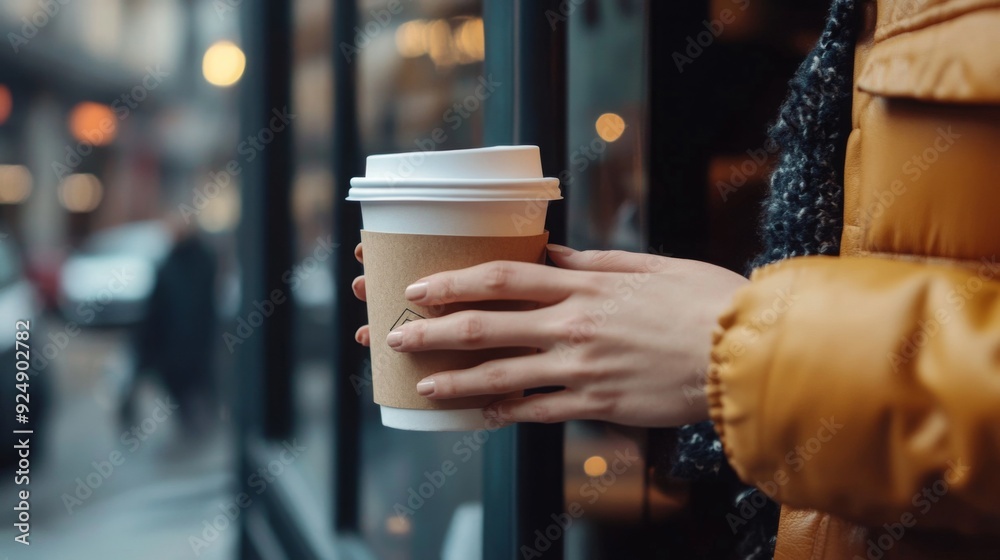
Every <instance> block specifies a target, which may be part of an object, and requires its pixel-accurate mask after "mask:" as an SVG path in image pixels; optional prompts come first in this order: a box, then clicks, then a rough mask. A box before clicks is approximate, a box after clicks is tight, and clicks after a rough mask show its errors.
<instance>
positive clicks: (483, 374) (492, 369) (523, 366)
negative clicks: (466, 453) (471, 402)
mask: <svg viewBox="0 0 1000 560" xmlns="http://www.w3.org/2000/svg"><path fill="white" fill-rule="evenodd" d="M546 356H547V355H546V354H532V355H530V356H519V357H516V358H505V359H502V360H493V361H490V362H486V363H485V364H480V365H478V366H475V367H471V368H469V369H465V370H460V371H446V372H441V373H435V374H434V375H431V376H429V377H426V378H424V379H423V380H422V381H420V383H417V392H418V393H420V394H421V395H423V396H425V397H428V398H432V399H453V398H456V397H469V396H473V395H503V394H506V393H512V392H514V391H523V390H525V389H534V388H537V387H548V386H556V385H561V384H562V378H561V375H560V374H559V373H557V372H556V370H555V369H554V368H553V367H552V364H551V363H550V362H551V360H549V359H547V357H546Z"/></svg>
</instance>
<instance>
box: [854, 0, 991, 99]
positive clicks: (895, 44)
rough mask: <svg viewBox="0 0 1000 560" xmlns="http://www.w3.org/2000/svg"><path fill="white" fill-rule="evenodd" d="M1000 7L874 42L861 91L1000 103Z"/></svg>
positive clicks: (860, 81)
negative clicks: (999, 39) (999, 38)
mask: <svg viewBox="0 0 1000 560" xmlns="http://www.w3.org/2000/svg"><path fill="white" fill-rule="evenodd" d="M998 36H1000V8H986V9H979V10H975V11H972V12H968V13H965V14H963V15H960V16H957V17H954V18H951V19H948V20H945V21H941V22H938V23H934V24H932V25H929V26H927V27H923V28H920V29H915V30H912V31H907V32H904V33H900V34H898V35H895V36H892V37H890V38H887V39H885V40H883V41H880V42H878V43H876V44H875V45H874V46H873V47H872V49H871V51H870V53H869V56H868V60H867V61H866V62H865V65H864V67H862V69H861V73H860V75H859V77H858V79H857V86H858V88H859V89H860V90H861V91H864V92H867V93H871V94H874V95H881V96H886V97H906V98H912V99H919V100H922V101H935V102H943V103H969V104H976V103H988V104H992V103H997V102H1000V41H998Z"/></svg>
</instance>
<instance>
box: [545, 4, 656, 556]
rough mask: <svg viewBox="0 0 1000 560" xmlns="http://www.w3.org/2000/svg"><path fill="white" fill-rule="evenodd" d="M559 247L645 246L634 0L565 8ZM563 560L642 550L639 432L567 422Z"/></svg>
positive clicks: (641, 64) (641, 42)
mask: <svg viewBox="0 0 1000 560" xmlns="http://www.w3.org/2000/svg"><path fill="white" fill-rule="evenodd" d="M567 25H569V45H568V76H567V80H568V83H567V85H568V88H567V89H568V91H569V92H570V93H569V95H568V99H567V135H568V136H567V150H568V154H567V165H568V171H569V179H568V181H566V183H567V188H568V190H569V193H570V196H569V208H568V212H569V220H568V224H569V243H570V245H572V246H574V247H576V248H579V249H625V250H630V251H644V250H647V249H648V247H647V246H646V229H647V228H646V223H645V220H646V216H645V207H646V189H647V184H646V172H645V167H644V166H645V161H644V154H645V153H646V133H647V125H646V116H645V103H646V98H647V93H646V91H647V88H646V85H647V84H646V68H647V57H646V54H645V53H646V49H645V27H646V13H645V7H644V3H643V2H641V1H639V0H589V1H588V2H586V3H583V4H581V5H580V6H579V8H578V9H576V10H573V11H572V12H571V13H570V14H569V20H568V22H567ZM565 446H566V447H565V465H564V468H565V471H564V472H565V499H566V510H565V511H566V512H580V514H579V517H576V518H574V521H573V524H572V525H570V527H569V530H568V531H567V536H566V541H565V543H564V544H565V551H566V558H569V559H572V560H582V559H591V558H638V557H643V556H645V553H646V549H644V548H643V547H644V546H645V543H646V542H648V534H647V532H648V527H647V526H646V525H645V524H644V523H643V521H644V519H645V517H646V515H647V510H646V509H645V507H646V499H645V494H646V484H645V472H646V463H645V459H646V451H645V450H646V431H645V430H637V429H627V428H622V427H616V426H613V425H609V424H603V423H600V422H570V423H569V424H567V426H566V443H565Z"/></svg>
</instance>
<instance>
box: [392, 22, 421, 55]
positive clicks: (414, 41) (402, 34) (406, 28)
mask: <svg viewBox="0 0 1000 560" xmlns="http://www.w3.org/2000/svg"><path fill="white" fill-rule="evenodd" d="M396 50H398V51H399V54H400V56H403V57H405V58H416V57H418V56H424V55H425V54H427V23H426V22H425V21H424V20H420V19H415V20H412V21H408V22H406V23H404V24H403V25H400V26H399V29H397V30H396Z"/></svg>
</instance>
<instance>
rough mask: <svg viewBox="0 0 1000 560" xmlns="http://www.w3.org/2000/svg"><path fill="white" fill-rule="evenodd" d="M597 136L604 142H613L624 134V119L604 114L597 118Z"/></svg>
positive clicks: (612, 114) (611, 114)
mask: <svg viewBox="0 0 1000 560" xmlns="http://www.w3.org/2000/svg"><path fill="white" fill-rule="evenodd" d="M594 128H596V129H597V135H598V136H600V137H601V139H602V140H604V141H605V142H614V141H615V140H618V139H619V138H621V137H622V134H623V133H624V132H625V119H623V118H621V117H620V116H619V115H616V114H614V113H604V114H603V115H601V116H600V117H597V123H595V125H594Z"/></svg>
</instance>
